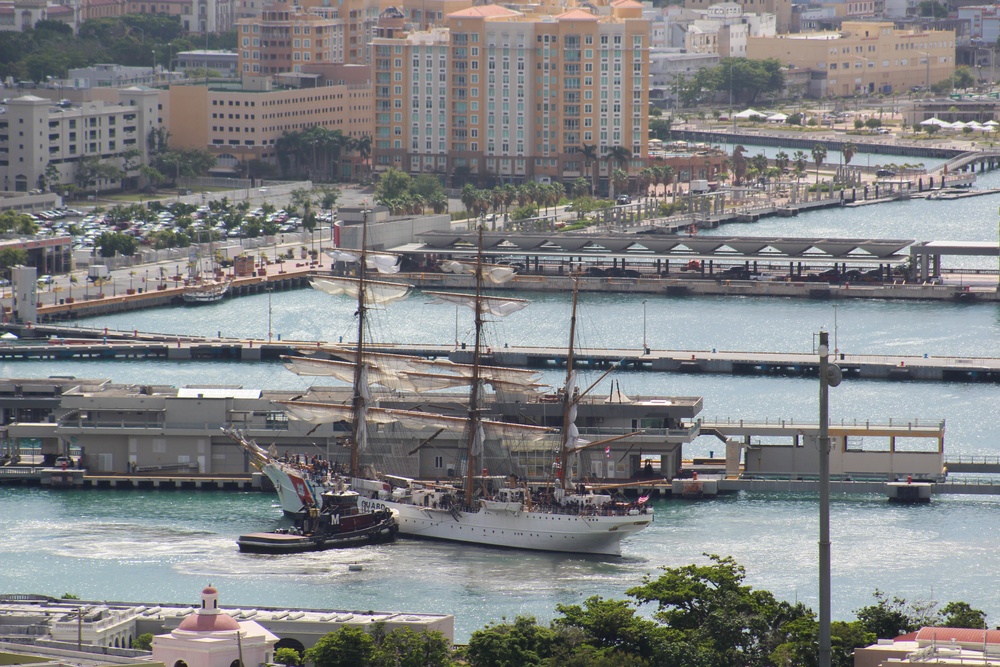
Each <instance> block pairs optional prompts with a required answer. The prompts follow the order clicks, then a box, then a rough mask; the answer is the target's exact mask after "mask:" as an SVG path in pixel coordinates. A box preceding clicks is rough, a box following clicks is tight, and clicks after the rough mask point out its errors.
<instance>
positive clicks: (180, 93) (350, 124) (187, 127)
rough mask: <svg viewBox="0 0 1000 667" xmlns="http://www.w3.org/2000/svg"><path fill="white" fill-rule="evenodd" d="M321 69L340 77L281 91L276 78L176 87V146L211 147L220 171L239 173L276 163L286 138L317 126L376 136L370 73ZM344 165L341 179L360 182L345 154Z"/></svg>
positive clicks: (171, 125)
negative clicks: (242, 167)
mask: <svg viewBox="0 0 1000 667" xmlns="http://www.w3.org/2000/svg"><path fill="white" fill-rule="evenodd" d="M317 69H323V70H330V69H335V70H337V71H336V72H326V73H325V74H324V76H322V77H318V78H317V79H316V80H315V83H316V87H310V88H283V89H278V88H276V87H275V86H274V85H273V83H272V82H271V79H270V77H262V78H260V79H254V78H252V77H246V78H245V79H244V83H243V84H220V85H215V84H213V85H211V86H206V85H204V84H193V85H173V86H170V89H169V91H168V92H167V97H168V99H167V100H166V103H165V104H164V112H165V115H166V118H165V119H164V120H165V121H166V123H165V124H166V125H167V127H168V129H169V130H170V145H171V147H173V148H197V149H207V150H209V151H211V152H212V154H213V155H215V156H216V159H217V160H218V165H219V166H222V167H231V168H237V166H238V164H239V163H240V162H246V161H248V160H254V159H260V160H267V161H270V162H275V161H276V159H277V154H276V148H275V143H276V142H277V140H278V139H279V138H280V137H281V136H282V134H284V133H285V132H302V131H304V130H307V129H308V128H310V127H312V126H319V127H322V128H325V129H327V130H340V132H341V133H343V134H344V136H347V137H350V138H354V139H357V138H360V137H362V136H364V135H368V136H372V134H373V131H374V128H373V117H374V114H373V109H372V91H371V84H370V79H369V71H368V68H362V67H344V66H336V65H327V66H319V67H317ZM338 167H339V169H340V173H339V174H338V175H339V176H341V177H346V178H352V177H356V176H357V174H355V173H353V172H354V171H356V169H355V167H354V165H353V164H352V158H351V157H350V156H348V155H346V154H345V155H343V156H342V162H341V164H340V165H338ZM344 170H346V171H347V173H344Z"/></svg>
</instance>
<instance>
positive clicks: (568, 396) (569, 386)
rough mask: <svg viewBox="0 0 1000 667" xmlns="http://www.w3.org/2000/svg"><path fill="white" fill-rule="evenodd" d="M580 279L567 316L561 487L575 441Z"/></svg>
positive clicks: (564, 485) (565, 484) (566, 482)
mask: <svg viewBox="0 0 1000 667" xmlns="http://www.w3.org/2000/svg"><path fill="white" fill-rule="evenodd" d="M579 286H580V279H579V278H577V277H575V276H574V277H573V310H572V314H571V315H570V318H569V349H568V350H567V351H566V386H565V388H564V390H563V428H562V447H561V448H560V450H559V471H560V472H561V473H562V488H563V490H566V489H568V488H569V449H570V447H571V446H573V445H575V444H576V443H575V442H573V443H571V442H570V438H571V437H572V436H571V435H570V429H572V427H573V420H572V419H570V415H571V414H572V412H573V406H574V405H575V399H574V397H573V363H574V361H573V352H574V350H573V346H574V344H575V343H576V300H577V294H578V288H579Z"/></svg>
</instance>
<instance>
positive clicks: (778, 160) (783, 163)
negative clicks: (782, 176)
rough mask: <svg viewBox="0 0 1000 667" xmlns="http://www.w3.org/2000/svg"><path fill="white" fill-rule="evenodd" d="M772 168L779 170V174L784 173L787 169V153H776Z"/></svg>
mask: <svg viewBox="0 0 1000 667" xmlns="http://www.w3.org/2000/svg"><path fill="white" fill-rule="evenodd" d="M774 166H775V167H777V168H778V169H780V170H781V173H785V170H786V169H788V153H786V152H785V151H778V152H777V154H775V156H774Z"/></svg>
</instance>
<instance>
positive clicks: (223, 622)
mask: <svg viewBox="0 0 1000 667" xmlns="http://www.w3.org/2000/svg"><path fill="white" fill-rule="evenodd" d="M177 629H178V630H184V631H187V632H234V631H237V630H239V629H240V624H239V623H237V622H236V619H235V618H233V617H232V616H230V615H228V614H198V613H194V614H191V615H190V616H188V617H187V618H185V619H184V620H183V621H181V624H180V625H178V626H177Z"/></svg>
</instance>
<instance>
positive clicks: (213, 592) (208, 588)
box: [201, 584, 219, 595]
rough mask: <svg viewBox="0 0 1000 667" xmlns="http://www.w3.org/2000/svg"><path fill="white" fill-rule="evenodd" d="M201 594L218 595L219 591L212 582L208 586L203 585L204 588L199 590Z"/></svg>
mask: <svg viewBox="0 0 1000 667" xmlns="http://www.w3.org/2000/svg"><path fill="white" fill-rule="evenodd" d="M201 594H202V595H218V594H219V591H218V590H216V588H215V586H213V585H212V584H209V585H208V586H206V587H205V590H203V591H202V592H201Z"/></svg>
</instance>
